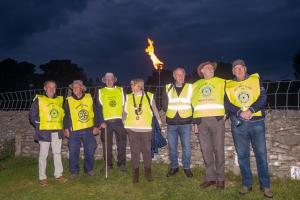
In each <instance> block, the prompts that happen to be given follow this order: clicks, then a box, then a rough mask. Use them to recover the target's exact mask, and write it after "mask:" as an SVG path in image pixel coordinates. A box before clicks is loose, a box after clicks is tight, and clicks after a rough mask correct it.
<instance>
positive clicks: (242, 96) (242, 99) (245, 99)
mask: <svg viewBox="0 0 300 200" xmlns="http://www.w3.org/2000/svg"><path fill="white" fill-rule="evenodd" d="M238 100H239V102H241V103H242V104H245V103H248V101H249V100H250V95H249V93H247V92H245V91H243V92H240V93H239V94H238Z"/></svg>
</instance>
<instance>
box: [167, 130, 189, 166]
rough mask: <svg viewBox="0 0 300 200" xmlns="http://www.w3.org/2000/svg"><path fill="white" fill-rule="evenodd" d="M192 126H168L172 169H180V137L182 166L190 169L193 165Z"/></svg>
mask: <svg viewBox="0 0 300 200" xmlns="http://www.w3.org/2000/svg"><path fill="white" fill-rule="evenodd" d="M191 129H192V125H191V124H185V125H168V129H167V131H168V146H169V159H170V161H171V168H173V169H174V168H178V151H177V147H178V136H179V137H180V141H181V146H182V165H183V168H184V169H189V168H190V164H191V145H190V138H191Z"/></svg>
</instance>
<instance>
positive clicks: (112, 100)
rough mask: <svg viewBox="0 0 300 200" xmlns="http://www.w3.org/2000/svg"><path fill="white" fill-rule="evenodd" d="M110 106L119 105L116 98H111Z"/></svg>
mask: <svg viewBox="0 0 300 200" xmlns="http://www.w3.org/2000/svg"><path fill="white" fill-rule="evenodd" d="M109 106H110V107H116V106H117V102H116V100H114V99H111V100H110V101H109Z"/></svg>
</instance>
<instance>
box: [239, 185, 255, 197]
mask: <svg viewBox="0 0 300 200" xmlns="http://www.w3.org/2000/svg"><path fill="white" fill-rule="evenodd" d="M251 190H252V187H247V186H242V188H241V189H240V194H242V195H244V194H247V193H249V192H251Z"/></svg>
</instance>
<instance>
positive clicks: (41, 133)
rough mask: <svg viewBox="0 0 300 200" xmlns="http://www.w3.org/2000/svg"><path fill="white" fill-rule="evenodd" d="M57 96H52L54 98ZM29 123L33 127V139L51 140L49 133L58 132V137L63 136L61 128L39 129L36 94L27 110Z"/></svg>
mask: <svg viewBox="0 0 300 200" xmlns="http://www.w3.org/2000/svg"><path fill="white" fill-rule="evenodd" d="M56 97H57V96H54V98H56ZM29 120H30V123H31V124H32V125H33V127H34V128H35V135H34V140H35V141H46V142H51V133H53V132H58V137H59V138H60V139H61V138H62V137H63V130H40V113H39V99H38V98H37V96H36V97H35V98H34V100H33V102H32V104H31V108H30V111H29Z"/></svg>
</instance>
